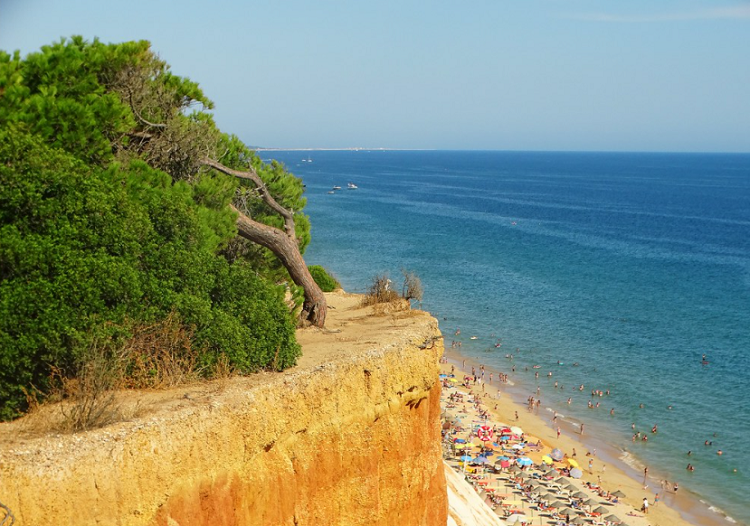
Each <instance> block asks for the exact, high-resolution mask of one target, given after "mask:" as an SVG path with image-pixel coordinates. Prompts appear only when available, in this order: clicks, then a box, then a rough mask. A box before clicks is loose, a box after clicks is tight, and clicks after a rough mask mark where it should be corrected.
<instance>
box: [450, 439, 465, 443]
mask: <svg viewBox="0 0 750 526" xmlns="http://www.w3.org/2000/svg"><path fill="white" fill-rule="evenodd" d="M453 442H455V443H456V444H466V440H465V439H463V438H456V439H454V440H453Z"/></svg>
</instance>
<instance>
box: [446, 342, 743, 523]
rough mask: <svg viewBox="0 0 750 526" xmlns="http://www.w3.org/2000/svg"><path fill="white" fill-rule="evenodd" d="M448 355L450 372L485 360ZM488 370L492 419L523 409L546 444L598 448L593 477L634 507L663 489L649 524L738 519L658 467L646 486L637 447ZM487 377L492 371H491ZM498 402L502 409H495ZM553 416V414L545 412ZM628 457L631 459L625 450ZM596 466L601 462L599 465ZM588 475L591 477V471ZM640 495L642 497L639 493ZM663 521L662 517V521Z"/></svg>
mask: <svg viewBox="0 0 750 526" xmlns="http://www.w3.org/2000/svg"><path fill="white" fill-rule="evenodd" d="M444 356H445V359H447V360H448V363H447V364H446V363H442V364H441V371H442V372H444V373H445V372H448V373H449V372H450V370H451V366H454V367H455V370H456V375H458V374H459V373H463V374H471V367H472V366H474V367H476V368H477V371H478V370H479V366H480V363H479V362H478V361H477V360H476V359H475V358H472V357H470V356H465V355H463V354H461V352H460V351H458V350H457V349H455V348H446V350H445V355H444ZM463 362H465V363H466V370H462V363H463ZM484 367H485V371H486V373H493V382H492V383H489V382H486V383H485V392H486V393H487V394H488V399H487V409H488V410H489V412H490V414H491V415H492V418H493V420H498V421H500V422H504V423H508V424H511V423H514V422H516V421H515V416H514V413H515V412H517V413H518V417H519V418H518V421H517V424H516V425H519V426H520V427H522V428H523V429H524V430H526V429H528V431H529V432H530V434H532V435H533V436H535V437H537V438H539V439H541V440H542V442H543V444H544V445H545V447H547V448H553V447H559V448H560V449H562V450H563V451H565V452H566V453H571V452H572V450H573V448H575V449H576V450H577V452H578V453H579V458H587V457H585V456H584V455H585V454H586V452H594V453H595V456H594V457H592V458H594V475H593V480H594V481H596V477H598V476H600V477H601V480H602V484H603V486H604V487H605V488H607V489H610V490H611V491H614V490H615V489H622V490H623V491H624V492H625V493H626V494H627V495H628V497H627V498H625V499H623V500H624V501H625V502H628V503H629V504H630V505H631V506H632V507H634V508H636V509H639V508H640V502H641V501H642V499H643V497H648V499H649V502H651V503H653V500H654V497H655V495H656V494H657V493H658V494H659V498H660V501H659V504H658V505H657V506H654V505H653V504H652V507H651V514H650V515H649V520H648V523H649V524H652V523H653V524H660V523H669V524H675V525H681V526H687V525H693V526H712V525H715V524H717V522H719V521H720V522H726V523H737V524H741V523H739V522H736V521H734V519H731V518H728V517H727V516H726V515H724V514H721V513H719V512H715V511H713V510H712V509H710V504H709V503H705V502H704V501H703V500H702V499H701V496H700V495H698V494H696V493H694V492H691V491H689V490H686V489H683V488H680V491H679V493H678V494H675V493H674V492H673V491H671V488H670V489H662V487H661V485H660V482H661V480H662V479H663V477H660V476H659V473H658V470H656V469H654V470H650V472H649V477H648V480H647V481H646V484H647V487H646V489H644V488H643V482H644V481H643V476H642V474H641V473H642V471H641V470H642V469H643V463H642V462H641V461H640V460H639V459H638V458H637V457H636V456H635V455H633V454H632V453H630V452H626V451H624V450H621V449H619V448H616V447H613V446H611V445H609V444H608V443H606V442H605V441H604V440H603V439H602V438H597V437H596V436H595V435H594V434H586V433H585V430H584V434H583V436H582V435H581V434H580V432H579V423H578V422H576V421H573V420H572V419H567V418H566V417H562V418H558V422H557V423H556V424H554V426H553V422H552V417H553V412H552V410H551V409H549V408H548V407H545V406H542V407H541V408H539V409H537V410H535V411H533V412H529V411H528V410H527V406H526V405H525V404H524V403H523V399H524V397H526V396H529V395H533V394H534V393H532V392H531V391H530V389H529V388H527V387H525V386H523V385H521V384H520V383H519V382H514V381H513V380H514V379H513V378H509V379H508V380H509V381H508V383H502V382H500V381H499V380H498V374H497V373H499V372H501V371H499V369H497V368H496V367H492V366H488V365H486V364H485V365H484ZM486 378H488V376H487V377H486ZM475 389H481V387H480V383H477V384H476V388H475ZM498 391H499V392H500V394H501V397H500V399H496V398H495V393H496V392H498ZM496 404H497V407H498V409H497V410H494V409H493V408H494V406H495V405H496ZM547 416H549V418H546V417H547ZM558 426H559V427H560V430H561V436H560V438H559V439H558V438H557V436H556V427H558ZM624 455H625V456H627V457H629V458H630V459H631V460H630V463H628V461H626V460H625V459H624V458H623V456H624ZM603 465H606V469H605V470H604V471H601V467H602V466H603ZM597 466H599V468H598V469H597ZM584 479H589V480H590V479H592V476H591V475H589V474H588V473H586V476H585V477H584ZM635 497H639V498H635ZM660 521H661V522H660Z"/></svg>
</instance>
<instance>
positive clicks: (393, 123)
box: [0, 0, 750, 152]
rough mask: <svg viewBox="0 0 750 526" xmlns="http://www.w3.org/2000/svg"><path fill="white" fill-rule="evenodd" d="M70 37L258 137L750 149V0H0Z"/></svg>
mask: <svg viewBox="0 0 750 526" xmlns="http://www.w3.org/2000/svg"><path fill="white" fill-rule="evenodd" d="M73 34H80V35H83V36H84V37H86V38H88V39H93V38H94V37H95V36H97V37H99V38H100V39H101V40H103V41H105V42H119V41H124V40H135V39H147V40H149V41H151V43H152V46H153V49H155V50H156V51H157V52H158V53H159V55H160V56H161V57H162V58H163V59H165V60H167V61H168V62H169V63H170V64H171V65H172V69H173V71H174V72H175V73H177V74H179V75H184V76H187V77H190V78H191V79H193V80H195V81H197V82H199V83H200V84H201V86H202V87H203V88H204V91H205V92H206V93H207V95H208V96H209V98H211V99H212V100H214V102H215V103H216V110H215V115H216V119H217V121H218V123H219V125H220V126H221V128H222V129H223V130H225V131H229V132H233V133H235V134H237V135H238V136H239V137H240V138H242V139H243V140H244V141H245V142H246V143H248V144H251V145H260V146H275V147H354V146H364V147H387V148H455V149H501V150H507V149H510V150H636V151H740V152H750V0H744V1H739V0H716V1H709V0H660V1H654V0H620V1H615V0H528V1H520V2H519V1H510V0H507V1H502V0H461V1H458V0H453V1H443V0H423V1H416V0H397V1H396V0H382V1H370V2H361V1H357V0H339V1H329V0H315V1H312V0H310V1H300V0H266V1H252V0H250V1H242V0H235V1H221V0H216V1H212V2H209V1H206V0H203V1H193V0H183V1H166V0H149V1H143V0H127V1H125V0H0V49H3V50H5V51H13V50H15V49H20V50H21V52H22V53H23V54H26V53H29V52H31V51H35V50H37V49H39V48H40V47H41V46H42V45H44V44H49V43H51V42H53V41H56V40H58V39H59V38H60V37H63V36H70V35H73Z"/></svg>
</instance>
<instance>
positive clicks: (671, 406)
mask: <svg viewBox="0 0 750 526" xmlns="http://www.w3.org/2000/svg"><path fill="white" fill-rule="evenodd" d="M262 157H263V158H264V159H269V158H275V159H278V160H279V161H282V162H283V163H284V164H285V165H286V166H287V167H288V169H289V170H290V171H292V172H293V173H295V174H296V175H298V176H300V177H302V178H303V180H304V182H305V184H306V196H307V199H308V203H307V207H306V209H305V211H306V213H307V214H308V215H309V216H310V219H311V223H312V242H311V244H310V246H309V248H308V250H307V253H306V255H305V256H306V260H307V262H308V264H320V265H323V266H325V267H326V268H327V269H329V270H330V271H331V272H332V273H333V274H334V275H335V276H336V277H337V278H338V279H339V281H340V282H341V283H342V285H343V287H344V288H345V289H346V290H348V291H351V292H362V291H365V290H366V289H367V287H368V286H369V284H370V283H371V282H372V278H373V276H375V275H376V274H383V273H387V274H388V275H389V277H390V279H392V281H393V282H394V286H395V287H396V288H398V287H400V283H401V281H402V278H401V270H402V269H406V270H408V271H412V272H415V273H416V274H417V275H418V276H419V277H420V279H421V281H422V285H423V288H424V299H423V302H422V308H424V309H425V310H428V311H430V312H431V313H432V314H433V315H435V316H436V317H437V318H438V319H439V320H440V325H441V329H442V331H443V334H444V335H445V340H446V347H450V344H451V343H450V342H451V341H456V342H460V343H461V348H460V352H461V353H462V354H464V355H467V356H469V357H472V358H474V359H476V360H477V361H480V362H482V363H486V364H488V365H492V366H493V367H494V368H496V369H499V370H502V371H504V372H510V368H511V361H510V360H509V359H508V358H506V355H509V354H513V360H512V363H513V364H514V365H515V366H516V372H515V373H513V374H511V380H512V381H513V382H514V383H515V384H516V385H517V387H518V389H521V390H526V392H527V393H528V394H532V393H535V392H536V388H537V386H538V387H539V388H540V390H541V399H542V403H543V406H544V408H545V409H547V410H550V411H558V412H559V413H560V414H561V415H564V419H565V420H566V421H568V422H570V423H571V424H572V425H576V424H578V423H580V422H583V423H584V424H585V426H586V434H587V435H597V436H599V437H601V438H602V439H603V440H604V441H605V442H607V443H608V444H609V445H610V446H611V447H612V448H613V450H614V451H616V452H617V454H618V455H619V457H620V459H621V460H624V461H626V462H628V463H629V464H630V465H631V466H633V467H634V468H635V469H640V467H641V466H644V465H648V466H649V468H650V473H651V474H652V475H651V476H652V477H653V478H654V479H657V478H658V480H663V479H666V480H669V481H677V482H678V483H679V484H680V487H681V491H686V492H691V493H692V494H693V495H694V497H695V498H697V499H700V500H701V501H703V502H705V503H706V505H708V506H711V510H712V512H715V515H716V519H717V524H718V523H724V522H725V521H726V520H730V521H731V520H734V521H737V522H739V523H748V524H750V507H748V506H747V505H746V502H747V498H748V495H750V466H749V465H748V463H750V410H748V408H747V404H748V402H750V382H748V381H747V380H746V379H747V377H748V371H750V155H744V154H671V153H663V154H662V153H552V152H549V153H544V152H494V151H312V152H301V151H285V152H281V151H274V152H262ZM349 182H352V183H354V184H356V185H357V187H358V188H357V189H351V190H349V189H347V183H349ZM335 185H336V186H341V187H342V188H343V189H341V190H336V191H333V193H330V192H331V191H332V188H333V187H334V186H335ZM457 329H460V334H459V335H455V331H456V330H457ZM704 354H705V355H706V361H707V362H708V363H707V364H702V363H701V362H702V355H704ZM534 365H538V366H539V367H538V368H537V369H534V368H533V366H534ZM535 372H539V373H540V378H539V379H536V378H535V375H534V373H535ZM550 372H551V373H553V376H552V377H551V378H550V377H548V374H549V373H550ZM555 382H558V385H559V387H557V388H555V387H554V383H555ZM580 385H584V389H583V390H582V391H581V390H579V386H580ZM592 389H594V390H602V391H606V390H609V392H610V394H609V395H606V394H605V395H604V396H602V397H599V396H596V397H593V398H592V396H591V390H592ZM568 398H571V399H572V400H571V403H570V404H568V403H567V399H568ZM589 400H592V402H593V403H596V402H599V403H600V407H599V408H593V409H591V408H589V407H588V402H589ZM641 405H642V407H641ZM611 409H614V415H611V414H610V410H611ZM632 424H635V426H636V430H639V431H644V432H647V433H648V435H649V441H648V442H647V443H644V442H642V441H637V442H633V441H632V438H631V437H632V434H633V431H632V429H631V427H632ZM654 425H658V433H656V434H652V433H651V432H650V430H651V428H652V426H654ZM706 441H708V442H710V443H711V445H705V444H706ZM718 450H721V451H722V453H723V454H722V455H718V454H717V452H718ZM688 451H691V452H692V453H691V455H690V456H688V455H687V452H688ZM688 463H691V464H692V465H693V466H695V471H693V472H688V471H687V470H686V469H685V468H686V465H687V464H688ZM735 470H736V471H735ZM725 515H726V516H728V517H730V518H731V519H727V518H726V517H725Z"/></svg>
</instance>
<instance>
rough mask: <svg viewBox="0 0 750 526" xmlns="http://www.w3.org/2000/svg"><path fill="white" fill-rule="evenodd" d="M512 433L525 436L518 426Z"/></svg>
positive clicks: (513, 428)
mask: <svg viewBox="0 0 750 526" xmlns="http://www.w3.org/2000/svg"><path fill="white" fill-rule="evenodd" d="M433 378H434V376H433ZM510 432H511V433H513V434H514V435H523V429H521V428H520V427H517V426H514V427H511V428H510Z"/></svg>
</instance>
